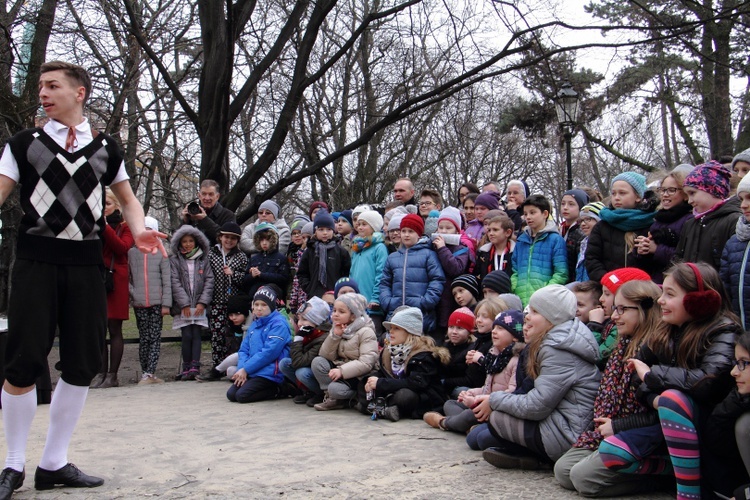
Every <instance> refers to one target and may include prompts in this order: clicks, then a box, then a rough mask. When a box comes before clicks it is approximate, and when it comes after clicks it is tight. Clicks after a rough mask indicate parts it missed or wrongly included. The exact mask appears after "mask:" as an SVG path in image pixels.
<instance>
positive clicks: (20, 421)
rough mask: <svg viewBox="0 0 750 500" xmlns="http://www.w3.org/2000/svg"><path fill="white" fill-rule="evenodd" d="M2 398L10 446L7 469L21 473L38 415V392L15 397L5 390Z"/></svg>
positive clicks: (7, 441)
mask: <svg viewBox="0 0 750 500" xmlns="http://www.w3.org/2000/svg"><path fill="white" fill-rule="evenodd" d="M1 397H2V402H3V427H4V428H5V442H6V443H7V444H8V455H7V456H6V457H5V467H10V468H11V469H13V470H16V471H18V472H21V471H23V468H24V466H25V464H26V442H27V441H28V439H29V430H30V429H31V422H32V421H33V420H34V415H35V414H36V391H35V390H31V391H29V392H27V393H26V394H21V395H20V396H14V395H12V394H8V393H7V392H5V389H3V390H2V396H1Z"/></svg>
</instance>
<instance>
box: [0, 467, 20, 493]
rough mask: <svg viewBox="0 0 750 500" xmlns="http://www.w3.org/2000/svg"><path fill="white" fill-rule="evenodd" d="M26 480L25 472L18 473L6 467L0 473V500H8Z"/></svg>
mask: <svg viewBox="0 0 750 500" xmlns="http://www.w3.org/2000/svg"><path fill="white" fill-rule="evenodd" d="M24 479H26V470H25V469H24V470H22V471H21V472H18V471H17V470H15V469H11V468H10V467H6V468H5V469H3V471H2V472H0V500H8V499H9V498H10V497H11V496H12V495H13V492H14V491H16V490H17V489H18V488H20V487H21V486H22V485H23V480H24Z"/></svg>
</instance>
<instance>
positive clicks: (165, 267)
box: [128, 248, 172, 307]
mask: <svg viewBox="0 0 750 500" xmlns="http://www.w3.org/2000/svg"><path fill="white" fill-rule="evenodd" d="M128 267H129V268H130V299H131V301H132V303H133V307H152V306H156V305H161V306H163V307H172V283H171V271H170V269H169V267H170V266H169V259H167V258H166V257H164V256H163V255H162V254H161V253H159V252H157V253H155V254H147V253H143V252H141V251H140V250H138V249H137V248H131V249H130V250H128Z"/></svg>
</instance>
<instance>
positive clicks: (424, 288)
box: [380, 236, 445, 333]
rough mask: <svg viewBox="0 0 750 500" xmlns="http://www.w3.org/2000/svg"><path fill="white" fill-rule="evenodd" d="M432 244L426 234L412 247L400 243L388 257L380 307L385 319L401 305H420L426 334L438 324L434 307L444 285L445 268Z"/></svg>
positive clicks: (382, 283)
mask: <svg viewBox="0 0 750 500" xmlns="http://www.w3.org/2000/svg"><path fill="white" fill-rule="evenodd" d="M431 246H432V245H431V243H430V239H429V238H427V237H426V236H423V237H421V238H420V239H419V241H417V243H416V244H415V245H414V246H413V247H411V248H406V247H405V246H404V245H401V246H400V247H399V248H398V250H397V251H395V252H393V253H392V254H390V255H389V256H388V260H387V261H386V263H385V267H384V268H383V276H382V278H381V279H380V307H381V308H382V309H383V311H385V313H386V319H390V318H391V316H392V315H393V311H395V310H396V308H397V307H398V306H403V305H407V306H411V307H418V308H419V309H421V310H422V314H423V321H422V324H423V327H424V332H425V333H427V332H431V331H432V330H434V329H435V326H436V325H437V322H436V317H435V308H436V307H437V305H438V302H439V301H440V295H441V294H442V293H443V287H444V286H445V274H444V273H443V267H442V266H441V265H440V260H439V259H438V256H437V254H436V253H435V252H434V251H433V250H432V248H431Z"/></svg>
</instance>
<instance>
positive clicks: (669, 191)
mask: <svg viewBox="0 0 750 500" xmlns="http://www.w3.org/2000/svg"><path fill="white" fill-rule="evenodd" d="M679 191H682V189H680V188H656V192H657V193H659V194H666V195H669V196H674V195H676V194H677V193H678V192H679Z"/></svg>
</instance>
